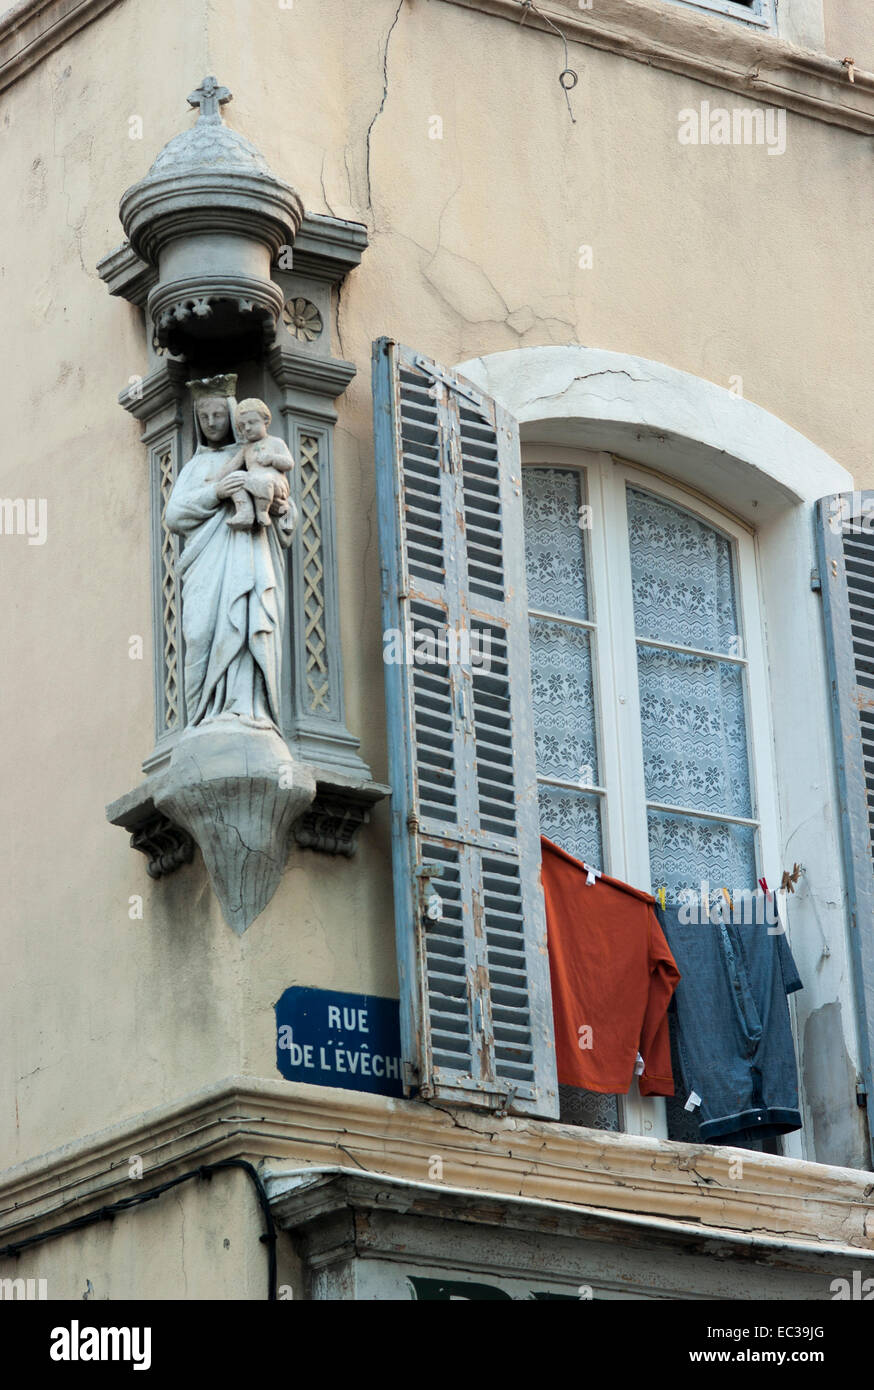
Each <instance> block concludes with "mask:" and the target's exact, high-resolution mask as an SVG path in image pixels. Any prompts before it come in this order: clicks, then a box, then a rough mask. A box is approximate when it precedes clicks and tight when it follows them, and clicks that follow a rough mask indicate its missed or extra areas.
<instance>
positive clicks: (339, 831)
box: [293, 780, 391, 859]
mask: <svg viewBox="0 0 874 1390" xmlns="http://www.w3.org/2000/svg"><path fill="white" fill-rule="evenodd" d="M390 791H391V789H390V788H389V787H386V786H383V785H382V784H380V783H379V782H363V783H361V785H360V786H358V787H354V786H343V785H338V784H337V783H336V782H331V781H322V780H318V781H317V782H316V797H315V800H314V801H313V803H312V805H311V806H310V807H309V808H308V809H307V810H306V811H305V812H304V813H303V815H302V816H301V817H300V819H299V820H298V821H297V822H296V823H295V826H294V831H293V834H294V838H295V841H296V842H297V844H298V845H300V847H301V848H302V849H314V850H318V851H319V852H320V853H322V854H341V855H344V856H345V857H346V858H347V859H350V858H351V857H352V855H353V854H354V853H355V849H356V846H357V842H358V832H359V830H360V829H361V827H362V825H366V824H367V823H368V821H369V820H370V811H371V807H373V806H374V805H375V804H376V802H377V801H381V800H382V798H383V797H385V796H388V795H389V794H390Z"/></svg>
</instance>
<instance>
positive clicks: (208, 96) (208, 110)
mask: <svg viewBox="0 0 874 1390" xmlns="http://www.w3.org/2000/svg"><path fill="white" fill-rule="evenodd" d="M231 100H232V97H231V93H230V92H229V91H228V89H227V87H220V86H219V84H218V82H217V81H216V79H215V78H214V77H205V78H204V79H203V81H202V82H201V84H200V86H199V87H195V89H194V91H193V92H192V93H191V95H190V97H189V98H188V103H189V105H190V106H199V107H200V115H201V116H203V117H207V118H209V117H212V118H213V119H214V118H215V117H218V119H219V120H221V113H220V111H219V107H220V106H224V105H225V104H226V103H227V102H229V101H231Z"/></svg>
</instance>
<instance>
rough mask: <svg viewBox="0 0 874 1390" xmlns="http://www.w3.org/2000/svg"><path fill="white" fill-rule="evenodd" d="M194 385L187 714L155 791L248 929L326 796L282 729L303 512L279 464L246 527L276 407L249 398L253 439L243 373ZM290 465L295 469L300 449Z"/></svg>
mask: <svg viewBox="0 0 874 1390" xmlns="http://www.w3.org/2000/svg"><path fill="white" fill-rule="evenodd" d="M189 385H190V387H191V390H192V394H193V396H194V421H195V429H196V437H197V448H196V450H195V452H194V454H193V455H192V456H191V458H190V459H189V460H188V462H187V463H186V464H185V467H184V468H183V469H182V470H181V472H180V473H179V476H178V478H177V479H176V482H175V484H174V486H173V490H172V492H171V494H170V497H169V499H168V501H167V507H166V511H165V517H166V521H167V525H168V527H169V528H170V530H171V531H174V532H175V533H176V534H177V535H179V536H181V537H182V554H181V556H180V557H179V559H178V561H177V564H176V572H177V574H178V575H179V577H180V579H181V585H182V632H183V635H184V638H185V705H186V716H187V717H186V724H185V728H184V730H183V731H182V734H181V736H180V738H179V740H178V742H177V743H176V744H175V745H174V748H173V751H172V753H171V756H170V761H169V763H168V765H167V767H166V769H163V770H161V771H160V772H159V773H158V774H157V775H156V777H155V785H154V788H153V793H152V795H153V799H154V804H155V807H156V808H157V809H158V810H159V811H161V812H162V813H163V814H164V815H166V816H167V818H168V819H169V820H170V821H172V822H173V824H175V825H180V826H182V827H183V829H185V830H187V831H188V833H189V834H190V835H191V836H192V838H193V839H194V840H195V841H196V842H197V844H198V845H199V846H200V849H201V853H202V854H203V859H204V863H205V864H206V868H207V872H208V873H209V876H210V880H211V882H212V885H213V888H214V889H215V892H216V894H217V896H218V899H219V901H220V903H221V905H222V910H223V912H224V915H225V918H226V920H227V921H228V922H229V923H230V925H231V926H232V927H233V929H234V931H236V932H243V931H245V930H246V928H247V927H248V926H249V923H250V922H251V921H253V919H254V918H255V917H256V916H257V915H258V913H259V912H261V911H262V910H263V908H264V907H265V906H266V905H267V903H268V902H269V901H270V899H271V897H272V896H273V893H274V891H275V889H276V885H277V884H278V882H279V880H280V878H281V876H282V872H283V869H284V867H285V862H286V859H287V856H288V839H289V834H290V831H291V827H292V825H293V824H294V822H295V820H296V819H297V818H298V817H299V816H300V815H301V814H302V813H303V812H304V810H305V809H306V808H307V807H308V806H309V805H310V803H311V802H312V800H313V798H314V796H315V793H316V783H315V777H314V774H313V772H312V770H311V769H310V768H308V767H306V766H304V765H303V764H301V763H300V762H299V761H297V760H296V759H295V758H294V757H293V755H292V753H291V751H290V749H289V747H288V745H287V744H286V742H285V740H284V738H283V735H282V732H281V730H282V688H283V686H282V650H283V633H284V630H285V614H286V606H287V601H288V595H287V578H286V576H287V567H286V555H285V552H286V550H287V548H288V546H289V544H290V542H291V538H292V534H293V530H294V521H295V516H296V513H295V510H294V506H293V504H291V503H290V502H289V497H288V492H289V487H288V481H287V478H286V476H285V475H284V474H282V473H280V472H277V471H275V470H273V471H272V472H271V474H270V477H269V479H268V481H269V488H270V496H271V497H272V502H271V504H270V506H269V508H268V506H267V505H266V493H265V494H264V499H262V500H265V505H264V507H263V508H262V517H263V520H261V521H253V523H252V524H251V525H247V526H242V527H241V526H240V525H239V521H238V518H237V517H235V512H236V511H237V509H236V507H235V505H234V497H235V495H236V494H237V493H238V492H239V491H240V490H241V489H245V490H247V491H249V490H252V489H257V488H259V487H260V488H262V489H263V488H264V486H265V481H264V477H263V475H264V474H265V473H267V471H268V470H267V469H266V467H264V465H263V464H262V463H261V461H260V460H261V458H262V455H259V453H258V452H257V443H258V439H259V436H263V434H264V421H265V420H266V419H267V418H268V417H269V411H268V410H267V407H266V406H265V405H264V403H263V402H262V401H251V402H246V403H245V404H246V405H248V406H250V407H257V410H255V411H254V412H253V411H252V409H250V410H249V411H248V413H247V414H245V413H243V412H242V410H241V411H240V412H239V414H240V421H241V423H242V426H243V427H244V428H246V429H247V430H249V431H250V435H254V436H255V443H254V444H253V443H252V442H251V439H250V440H249V441H248V442H247V440H245V439H242V440H241V439H238V438H237V431H236V423H237V414H238V412H237V408H236V400H235V398H234V393H235V390H236V377H235V376H220V377H210V378H208V379H206V380H203V381H194V382H190V383H189ZM262 442H263V443H265V444H268V445H269V450H271V451H272V454H271V456H272V455H275V454H276V451H277V449H281V448H283V447H284V445H283V441H281V440H279V439H270V440H269V441H267V440H263V441H262ZM253 449H254V450H255V452H254V453H253V452H251V451H252V450H253ZM285 458H286V459H287V460H288V464H287V466H288V467H291V460H290V455H288V454H287V451H286V454H285ZM247 459H248V460H249V463H248V464H247V462H246V460H247ZM280 462H284V460H283V459H281V460H280ZM249 465H253V467H251V468H250V466H249ZM259 473H260V474H261V475H262V476H260V477H259ZM234 520H236V521H237V524H236V525H234V526H229V525H228V522H229V521H234Z"/></svg>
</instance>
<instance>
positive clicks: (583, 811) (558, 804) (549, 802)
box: [537, 784, 603, 868]
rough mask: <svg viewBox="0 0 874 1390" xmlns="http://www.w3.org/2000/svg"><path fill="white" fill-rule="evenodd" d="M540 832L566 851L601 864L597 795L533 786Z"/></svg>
mask: <svg viewBox="0 0 874 1390" xmlns="http://www.w3.org/2000/svg"><path fill="white" fill-rule="evenodd" d="M537 801H538V805H539V807H540V833H541V834H542V835H545V836H546V838H547V839H548V840H552V841H553V843H554V844H556V845H559V846H560V847H561V848H562V849H563V850H566V851H567V853H568V854H573V855H574V856H575V858H577V859H584V860H585V861H586V863H587V864H592V865H594V866H595V868H600V867H601V864H602V863H603V851H602V842H601V805H600V797H598V796H585V795H584V794H583V793H582V792H579V793H578V792H572V791H565V790H564V789H563V788H561V787H549V786H544V785H543V784H541V785H540V786H539V787H538V788H537Z"/></svg>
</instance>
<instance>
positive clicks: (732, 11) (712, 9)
mask: <svg viewBox="0 0 874 1390" xmlns="http://www.w3.org/2000/svg"><path fill="white" fill-rule="evenodd" d="M669 3H671V4H673V5H682V7H683V9H686V10H697V11H698V13H699V14H721V15H724V16H725V18H726V19H735V20H739V21H740V23H741V24H750V25H753V26H754V27H755V28H757V29H770V30H773V31H774V32H776V29H777V15H776V12H775V5H774V0H753V4H752V5H738V4H735V3H734V0H669Z"/></svg>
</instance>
